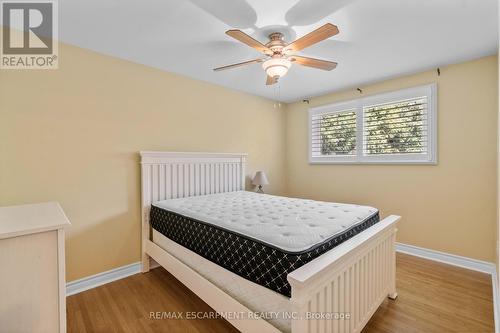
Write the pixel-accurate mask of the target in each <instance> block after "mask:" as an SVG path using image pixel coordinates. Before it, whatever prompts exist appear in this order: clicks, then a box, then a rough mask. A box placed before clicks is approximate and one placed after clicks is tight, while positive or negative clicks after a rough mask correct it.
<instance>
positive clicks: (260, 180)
mask: <svg viewBox="0 0 500 333" xmlns="http://www.w3.org/2000/svg"><path fill="white" fill-rule="evenodd" d="M252 184H254V185H267V184H269V181H268V180H267V177H266V173H265V172H264V171H257V172H256V173H255V176H254V177H253V179H252Z"/></svg>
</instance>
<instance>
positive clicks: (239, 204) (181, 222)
mask: <svg viewBox="0 0 500 333" xmlns="http://www.w3.org/2000/svg"><path fill="white" fill-rule="evenodd" d="M378 221H379V212H378V210H377V209H376V208H373V207H368V206H359V205H352V204H340V203H330V202H322V201H313V200H305V199H296V198H286V197H280V196H273V195H267V194H258V193H254V192H246V191H236V192H226V193H219V194H210V195H204V196H196V197H187V198H179V199H170V200H164V201H160V202H157V203H154V204H153V206H152V207H151V215H150V223H151V226H152V227H153V229H155V230H157V231H158V232H160V233H161V234H163V235H164V236H166V237H167V238H169V239H171V240H173V241H174V242H176V243H178V244H180V245H182V246H184V247H186V248H188V249H189V250H191V251H193V252H195V253H197V254H199V255H201V256H202V257H204V258H206V259H208V260H210V261H212V262H213V263H215V264H217V265H219V266H222V267H224V268H225V269H227V270H229V271H231V272H233V273H235V274H237V275H239V276H241V277H243V278H245V279H247V280H250V281H252V282H255V283H257V284H259V285H261V286H263V287H266V288H269V289H271V290H273V291H275V292H278V293H280V294H282V295H284V296H287V297H290V293H291V287H290V285H289V283H288V281H287V275H288V273H290V272H292V271H294V270H295V269H297V268H298V267H300V266H302V265H304V264H306V263H308V262H309V261H311V260H313V259H315V258H317V257H319V256H320V255H322V254H323V253H325V252H327V251H329V250H331V249H332V248H334V247H336V246H338V245H339V244H341V243H342V242H344V241H345V240H347V239H349V238H351V237H353V236H355V235H356V234H358V233H360V232H361V231H363V230H365V229H367V228H369V227H370V226H372V225H373V224H375V223H377V222H378Z"/></svg>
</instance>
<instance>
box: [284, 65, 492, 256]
mask: <svg viewBox="0 0 500 333" xmlns="http://www.w3.org/2000/svg"><path fill="white" fill-rule="evenodd" d="M333 79H334V78H333ZM497 79H498V72H497V58H496V56H491V57H486V58H482V59H479V60H476V61H471V62H466V63H462V64H457V65H452V66H448V67H443V68H441V76H440V77H438V76H437V75H436V71H434V70H433V71H429V72H424V73H420V74H416V75H411V76H407V77H403V78H398V79H393V80H388V81H384V82H381V83H377V84H373V85H369V86H364V87H361V88H362V89H363V95H364V96H366V95H370V94H375V93H379V92H384V91H391V90H397V89H401V88H407V87H412V86H417V85H421V84H427V83H431V82H437V84H438V111H437V112H438V119H439V123H438V158H439V165H437V166H418V165H413V166H412V165H309V164H308V150H307V142H308V139H307V135H308V134H307V133H308V128H307V116H308V114H307V108H308V105H306V104H303V103H301V102H299V103H294V104H291V105H289V106H288V109H287V119H286V122H287V124H286V135H287V140H286V146H287V150H286V162H287V177H288V180H289V181H288V184H287V185H288V193H289V194H290V195H292V196H297V197H306V198H313V199H321V200H328V201H338V202H356V203H359V204H367V205H373V206H375V207H378V208H380V210H381V212H382V214H383V215H387V214H398V215H401V216H403V219H402V222H401V224H400V227H399V234H398V241H399V242H402V243H407V244H412V245H416V246H421V247H425V248H429V249H434V250H438V251H444V252H449V253H454V254H458V255H463V256H467V257H471V258H476V259H483V260H488V261H491V262H493V261H495V258H496V255H495V242H496V227H495V224H496V179H497V173H496V163H497V162H496V159H497V153H496V151H497V150H496V140H497V113H498V100H497V94H498V82H497ZM356 97H359V92H357V91H356V89H352V90H347V91H344V92H341V93H335V94H330V95H326V96H322V97H318V98H313V99H312V100H311V104H310V106H311V107H312V106H318V105H323V104H328V103H332V102H336V101H341V100H348V99H353V98H356Z"/></svg>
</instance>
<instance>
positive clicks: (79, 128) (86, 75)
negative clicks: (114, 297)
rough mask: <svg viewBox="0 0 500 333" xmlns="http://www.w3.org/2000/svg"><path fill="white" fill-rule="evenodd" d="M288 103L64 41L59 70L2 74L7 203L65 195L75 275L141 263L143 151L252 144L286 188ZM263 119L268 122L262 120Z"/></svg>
mask: <svg viewBox="0 0 500 333" xmlns="http://www.w3.org/2000/svg"><path fill="white" fill-rule="evenodd" d="M284 117H285V115H284V110H283V109H275V108H274V107H273V103H272V102H270V101H267V100H265V99H262V98H258V97H253V96H250V95H247V94H243V93H239V92H235V91H231V90H228V89H225V88H221V87H218V86H214V85H211V84H208V83H203V82H199V81H195V80H191V79H188V78H185V77H182V76H178V75H173V74H169V73H166V72H163V71H160V70H157V69H152V68H148V67H146V66H142V65H138V64H133V63H130V62H127V61H122V60H118V59H115V58H112V57H108V56H103V55H99V54H96V53H93V52H90V51H87V50H83V49H79V48H76V47H71V46H65V45H60V68H59V70H52V71H0V206H3V205H11V204H22V203H29V202H38V201H49V200H57V201H59V202H60V203H61V205H62V207H63V208H64V210H65V211H66V213H67V215H68V217H69V219H70V220H71V222H72V223H73V225H72V226H71V228H69V230H68V236H67V247H66V256H67V260H66V262H67V279H68V280H74V279H77V278H81V277H84V276H87V275H91V274H95V273H98V272H102V271H105V270H109V269H112V268H115V267H119V266H122V265H125V264H130V263H133V262H136V261H138V260H139V257H140V248H139V244H140V213H139V209H140V206H139V205H140V201H139V196H140V189H139V185H140V181H139V176H140V173H139V158H138V151H140V150H172V151H213V152H246V153H248V154H249V165H248V170H247V171H248V173H252V172H254V171H255V170H257V169H263V170H266V172H267V173H268V175H269V180H270V182H271V185H270V186H269V187H268V190H269V191H270V192H274V193H283V190H284V187H283V184H284V173H283V169H284V155H283V154H282V151H283V149H284V139H285V135H284V119H285V118H284ZM255 119H258V120H259V121H255Z"/></svg>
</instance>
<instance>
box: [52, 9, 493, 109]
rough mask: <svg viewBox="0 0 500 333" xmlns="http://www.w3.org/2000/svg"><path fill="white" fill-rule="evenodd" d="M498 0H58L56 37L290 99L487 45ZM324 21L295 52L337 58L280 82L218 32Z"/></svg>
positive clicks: (468, 54)
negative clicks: (319, 34)
mask: <svg viewBox="0 0 500 333" xmlns="http://www.w3.org/2000/svg"><path fill="white" fill-rule="evenodd" d="M497 6H498V2H497V0H247V1H245V0H142V1H139V0H86V1H82V0H64V1H59V11H60V14H59V17H60V25H59V26H60V39H61V40H62V41H63V42H66V43H70V44H73V45H77V46H80V47H84V48H88V49H91V50H95V51H98V52H101V53H104V54H108V55H112V56H115V57H119V58H123V59H127V60H130V61H134V62H137V63H141V64H145V65H149V66H153V67H156V68H160V69H163V70H166V71H169V72H175V73H180V74H183V75H187V76H189V77H193V78H196V79H200V80H204V81H208V82H212V83H215V84H219V85H222V86H225V87H229V88H233V89H237V90H241V91H245V92H248V93H251V94H256V95H260V96H264V97H267V98H271V99H279V100H281V101H286V102H290V101H296V100H299V99H302V98H305V97H311V96H315V95H320V94H323V93H326V92H331V91H336V90H341V89H345V88H348V87H355V86H358V85H363V84H365V83H369V82H374V81H379V80H383V79H386V78H390V77H395V76H400V75H404V74H408V73H413V72H418V71H421V70H426V69H430V68H435V67H437V66H443V65H446V64H452V63H457V62H461V61H465V60H469V59H474V58H479V57H482V56H486V55H491V54H495V53H496V52H497V48H498V9H497ZM327 22H331V23H333V24H335V25H337V26H338V27H339V30H340V33H339V34H338V35H337V36H335V37H332V38H330V39H329V40H326V41H323V42H321V43H319V44H317V45H314V46H312V47H310V48H307V49H305V50H303V52H302V54H304V55H308V56H313V57H318V58H323V59H327V60H333V61H336V62H338V63H339V65H338V67H337V68H336V69H335V70H333V71H331V72H324V71H320V70H316V69H311V68H305V67H301V66H297V65H293V66H292V68H291V69H290V71H289V73H288V74H287V75H286V76H285V77H283V78H282V80H281V82H280V84H279V88H277V87H274V86H271V87H268V86H266V85H265V73H264V71H263V70H262V68H261V67H260V64H254V65H250V66H247V67H240V68H236V69H233V70H228V71H224V72H213V71H212V68H214V67H217V66H221V65H226V64H231V63H236V62H240V61H244V60H250V59H254V58H257V57H259V55H260V54H259V53H258V52H257V51H255V50H254V49H252V48H249V47H247V46H245V45H243V44H240V43H238V42H236V41H234V40H232V39H231V38H230V37H228V36H226V35H225V34H224V32H225V31H226V30H228V29H230V28H238V29H241V30H243V31H245V32H247V33H249V34H251V35H253V36H254V37H255V38H256V39H259V40H260V41H261V42H263V43H265V42H266V37H265V36H266V32H269V31H271V30H275V29H272V28H269V27H270V26H280V27H278V28H279V29H280V30H282V31H284V32H286V35H287V36H288V38H295V37H300V36H302V35H304V34H306V33H308V32H310V31H312V30H314V29H316V28H317V27H319V26H321V25H323V24H325V23H327Z"/></svg>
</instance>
